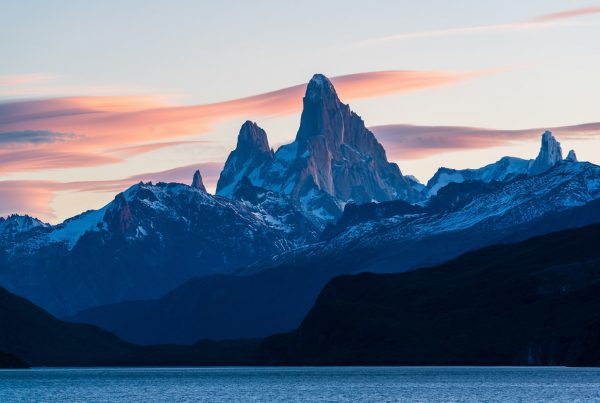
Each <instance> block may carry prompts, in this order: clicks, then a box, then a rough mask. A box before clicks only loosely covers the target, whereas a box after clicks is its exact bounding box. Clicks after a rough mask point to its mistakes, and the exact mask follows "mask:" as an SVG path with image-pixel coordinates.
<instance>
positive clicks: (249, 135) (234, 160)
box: [217, 120, 273, 196]
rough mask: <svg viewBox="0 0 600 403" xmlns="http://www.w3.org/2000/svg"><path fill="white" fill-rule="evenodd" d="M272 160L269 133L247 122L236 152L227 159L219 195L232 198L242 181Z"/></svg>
mask: <svg viewBox="0 0 600 403" xmlns="http://www.w3.org/2000/svg"><path fill="white" fill-rule="evenodd" d="M272 160H273V151H272V150H271V148H269V141H268V140H267V133H265V131H264V130H263V129H262V128H260V127H259V126H258V125H257V124H256V123H254V122H251V121H249V120H247V121H246V122H245V123H244V124H243V125H242V127H241V129H240V133H239V135H238V140H237V146H236V147H235V150H233V151H232V152H231V153H230V154H229V157H227V161H226V162H225V166H224V168H223V171H222V172H221V176H220V177H219V181H218V182H217V194H219V195H221V196H231V193H232V192H233V189H234V187H235V185H236V183H237V182H238V181H239V180H240V179H242V178H243V177H244V176H248V175H250V174H251V173H252V171H254V170H255V169H256V168H259V167H261V166H263V165H265V164H268V163H270V162H271V161H272Z"/></svg>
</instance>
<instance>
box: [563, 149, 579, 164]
mask: <svg viewBox="0 0 600 403" xmlns="http://www.w3.org/2000/svg"><path fill="white" fill-rule="evenodd" d="M565 161H570V162H577V161H578V160H577V155H576V154H575V150H570V151H569V154H567V157H566V158H565Z"/></svg>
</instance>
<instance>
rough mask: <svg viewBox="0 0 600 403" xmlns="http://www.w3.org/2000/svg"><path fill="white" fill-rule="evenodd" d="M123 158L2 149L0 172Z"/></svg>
mask: <svg viewBox="0 0 600 403" xmlns="http://www.w3.org/2000/svg"><path fill="white" fill-rule="evenodd" d="M121 161H122V159H120V158H116V157H113V156H107V155H101V154H91V153H79V152H61V151H46V150H25V151H13V150H8V151H3V152H2V151H0V174H7V173H10V172H15V171H19V172H20V171H35V170H44V169H57V168H71V167H73V166H78V167H89V166H97V165H106V164H114V163H116V162H121Z"/></svg>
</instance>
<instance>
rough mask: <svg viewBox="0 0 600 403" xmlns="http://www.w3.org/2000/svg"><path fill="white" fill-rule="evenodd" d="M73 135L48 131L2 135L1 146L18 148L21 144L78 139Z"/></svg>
mask: <svg viewBox="0 0 600 403" xmlns="http://www.w3.org/2000/svg"><path fill="white" fill-rule="evenodd" d="M76 138H77V135H75V134H73V133H57V132H51V131H48V130H24V131H20V132H4V133H0V146H2V147H6V146H18V145H21V144H45V143H58V142H63V141H69V140H73V139H76Z"/></svg>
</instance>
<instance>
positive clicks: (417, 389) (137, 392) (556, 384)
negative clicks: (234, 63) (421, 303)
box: [0, 367, 600, 403]
mask: <svg viewBox="0 0 600 403" xmlns="http://www.w3.org/2000/svg"><path fill="white" fill-rule="evenodd" d="M34 401H40V402H70V401H79V402H86V403H89V402H97V401H99V402H101V401H105V402H178V401H210V402H238V401H241V402H249V401H260V402H265V401H276V402H308V401H330V402H334V401H336V402H337V401H364V402H373V401H410V402H565V401H568V402H570V403H572V402H589V401H600V369H589V368H512V367H510V368H509V367H502V368H492V367H486V368H480V367H329V368H311V367H300V368H290V367H286V368H273V367H259V368H255V367H237V368H68V369H65V368H57V369H50V368H48V369H46V368H43V369H42V368H40V369H32V370H0V402H34Z"/></svg>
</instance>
